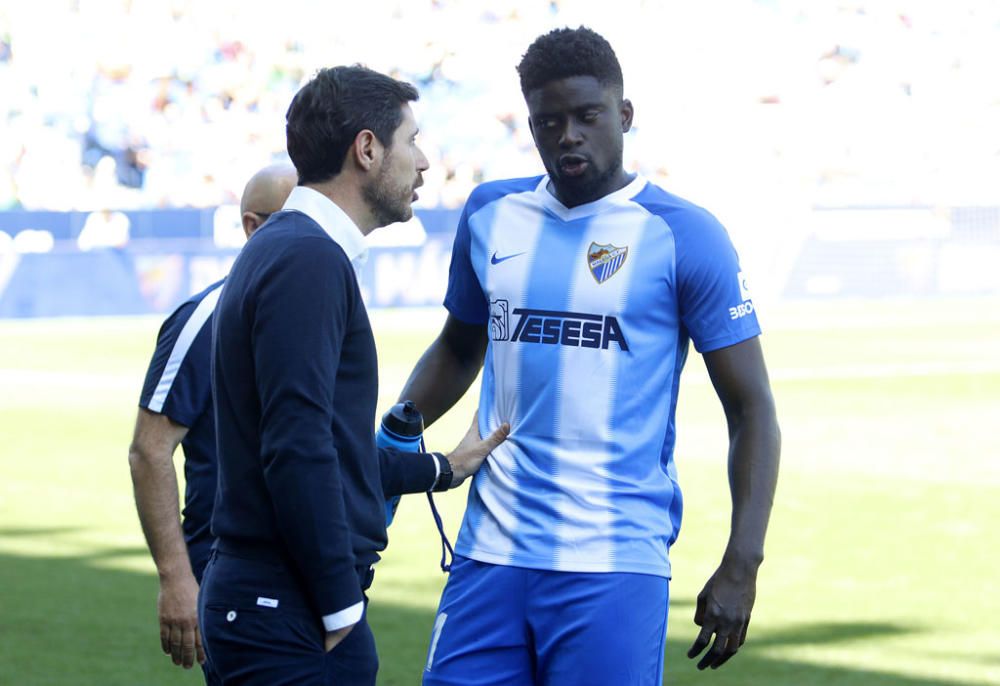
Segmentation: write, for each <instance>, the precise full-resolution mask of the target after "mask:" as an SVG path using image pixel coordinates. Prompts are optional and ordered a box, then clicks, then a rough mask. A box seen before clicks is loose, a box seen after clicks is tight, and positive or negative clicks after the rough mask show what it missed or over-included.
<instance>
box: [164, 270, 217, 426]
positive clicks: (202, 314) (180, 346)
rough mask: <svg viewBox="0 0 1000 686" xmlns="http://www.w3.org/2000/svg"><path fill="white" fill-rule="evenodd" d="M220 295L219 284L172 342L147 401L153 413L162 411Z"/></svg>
mask: <svg viewBox="0 0 1000 686" xmlns="http://www.w3.org/2000/svg"><path fill="white" fill-rule="evenodd" d="M221 293H222V285H221V284H220V285H219V287H218V288H216V289H215V290H214V291H212V292H211V293H209V294H208V295H206V296H205V297H204V298H202V301H201V302H200V303H198V306H197V307H196V308H195V309H194V312H193V313H192V314H191V316H190V317H189V318H188V320H187V322H185V324H184V328H183V329H181V334H180V335H179V336H178V337H177V341H176V342H174V347H173V349H172V350H171V351H170V357H169V358H167V364H166V366H165V367H164V368H163V374H161V375H160V381H159V383H157V384H156V391H155V392H154V393H153V397H152V399H151V400H150V401H149V409H150V410H152V411H153V412H162V411H163V404H164V403H165V402H166V401H167V394H168V393H170V387H171V386H173V385H174V379H176V378H177V372H178V370H180V368H181V364H183V362H184V357H185V356H186V355H187V352H188V350H189V349H190V348H191V344H192V343H194V339H195V337H196V336H197V335H198V332H199V331H201V327H202V326H204V325H205V322H206V321H208V318H209V317H211V316H212V312H214V311H215V305H216V303H218V302H219V295H220V294H221Z"/></svg>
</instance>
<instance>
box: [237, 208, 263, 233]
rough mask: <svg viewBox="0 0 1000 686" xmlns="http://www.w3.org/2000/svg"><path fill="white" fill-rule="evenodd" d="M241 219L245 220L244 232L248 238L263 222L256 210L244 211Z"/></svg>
mask: <svg viewBox="0 0 1000 686" xmlns="http://www.w3.org/2000/svg"><path fill="white" fill-rule="evenodd" d="M240 219H241V220H242V222H243V233H244V234H246V237H247V238H248V239H249V238H250V235H251V234H252V233H253V232H254V231H256V230H257V229H259V228H260V225H261V224H262V222H261V221H260V217H258V216H257V215H256V213H254V212H244V213H243V216H242V217H241V218H240Z"/></svg>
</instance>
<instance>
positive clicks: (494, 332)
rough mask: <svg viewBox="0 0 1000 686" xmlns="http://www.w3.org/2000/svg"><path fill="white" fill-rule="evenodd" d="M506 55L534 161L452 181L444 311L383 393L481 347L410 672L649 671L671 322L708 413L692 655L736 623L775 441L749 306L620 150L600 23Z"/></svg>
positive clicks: (449, 680) (738, 627)
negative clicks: (523, 174)
mask: <svg viewBox="0 0 1000 686" xmlns="http://www.w3.org/2000/svg"><path fill="white" fill-rule="evenodd" d="M517 71H518V73H519V75H520V81H521V84H520V85H521V90H522V93H523V95H524V98H525V101H526V102H527V106H528V115H529V120H528V121H529V125H530V127H531V131H532V135H533V137H534V141H535V146H536V148H537V151H538V154H539V156H540V157H541V160H542V163H543V165H544V167H545V170H546V171H547V172H548V173H547V175H544V176H536V177H531V178H522V179H512V180H505V181H495V182H489V183H486V184H483V185H481V186H479V187H478V188H477V189H476V190H475V191H474V192H473V193H472V195H471V197H470V198H469V200H468V202H467V203H466V205H465V209H464V211H463V214H462V217H461V219H460V221H459V226H458V231H457V234H456V237H455V245H454V249H453V252H452V262H451V269H450V274H449V283H448V291H447V295H446V298H445V307H446V308H447V309H448V313H449V314H448V318H447V320H446V322H445V325H444V328H443V330H442V332H441V334H440V336H439V337H438V338H437V340H436V341H435V342H434V343H433V344H432V345H431V347H430V348H429V349H428V350H427V352H426V353H425V354H424V355H423V357H422V358H421V359H420V361H419V362H418V363H417V366H416V368H415V369H414V371H413V373H412V374H411V377H410V379H409V380H408V382H407V384H406V386H405V388H404V390H403V392H402V396H401V397H404V398H409V399H411V400H413V401H414V402H415V403H416V405H417V407H418V409H420V410H421V412H422V413H423V414H424V417H425V420H426V422H427V423H428V424H430V423H431V422H433V421H434V420H436V419H437V418H438V417H440V416H441V414H443V413H444V412H445V411H447V410H448V408H450V407H451V406H452V405H453V404H454V403H455V402H456V401H458V399H459V398H461V396H462V395H463V394H464V393H465V391H466V390H467V389H468V387H469V385H470V384H471V383H472V381H473V380H474V379H475V378H476V375H477V373H478V372H479V370H480V368H482V369H483V384H482V391H481V395H480V400H479V414H478V416H479V420H480V431H481V432H488V431H489V430H490V427H495V426H499V425H501V424H502V423H509V424H510V426H511V433H510V438H509V440H508V441H506V442H505V443H503V444H502V445H500V446H499V447H498V448H497V449H496V450H495V451H494V452H493V453H492V455H491V456H490V458H489V459H488V460H487V462H486V464H485V465H484V467H483V468H482V469H481V470H480V471H479V472H478V473H477V474H476V476H475V478H474V479H473V482H472V486H471V488H470V490H469V498H468V505H467V508H466V512H465V517H464V520H463V523H462V528H461V531H460V533H459V537H458V541H457V544H456V546H455V555H456V557H455V563H454V565H453V567H452V570H451V576H450V577H449V579H448V582H447V585H446V586H445V589H444V592H443V593H442V597H441V601H440V605H439V608H438V614H437V618H436V621H435V623H434V628H433V631H432V635H431V640H430V647H429V651H428V657H427V663H426V668H425V671H424V679H423V683H424V684H425V685H427V686H445V685H448V686H459V685H461V686H473V685H476V686H486V685H490V686H500V685H501V684H539V685H542V686H607V685H608V684H616V685H618V684H622V685H625V684H628V685H630V686H659V684H660V683H661V682H662V679H663V653H664V647H665V641H666V628H667V609H668V599H669V579H670V576H671V567H670V560H669V555H668V551H669V549H670V546H671V545H672V544H673V542H674V541H675V540H676V537H677V534H678V531H679V529H680V524H681V513H682V500H681V492H680V487H679V485H678V483H677V470H676V467H675V465H674V460H673V449H674V437H675V427H674V412H675V408H676V403H677V390H678V384H679V379H680V374H681V370H682V369H683V366H684V362H685V359H686V357H687V352H688V346H689V342H692V343H694V346H695V348H696V349H697V350H698V351H699V352H700V353H702V355H703V356H704V360H705V365H706V367H707V369H708V372H709V376H710V377H711V380H712V383H713V384H714V386H715V390H716V393H717V394H718V397H719V399H720V401H721V402H722V406H723V409H724V411H725V415H726V419H727V421H728V424H729V436H730V448H729V471H730V487H731V492H732V499H733V513H732V520H731V528H730V534H729V542H728V545H727V547H726V550H725V553H724V554H723V556H722V561H721V563H720V565H719V567H718V569H717V570H716V572H715V573H714V574H713V575H712V577H711V578H710V579H709V581H708V583H707V584H706V585H705V587H704V589H703V590H702V592H701V593H700V594H699V596H698V602H697V609H696V613H695V622H696V623H697V624H698V625H700V626H701V632H700V633H699V635H698V637H697V639H696V641H695V643H694V645H693V646H692V648H691V650H690V651H689V653H688V656H689V657H692V658H693V657H696V656H698V655H699V654H700V653H701V652H702V651H704V650H705V649H706V648H707V647H708V646H709V645H710V644H711V648H710V649H709V650H708V651H707V652H706V653H705V655H704V657H702V659H701V660H700V661H699V663H698V668H699V669H704V668H706V667H712V668H717V667H719V666H721V665H722V664H723V663H725V662H726V660H728V659H729V658H731V657H732V656H733V655H734V654H736V652H737V651H738V650H739V648H740V646H741V645H742V644H743V641H744V640H745V639H746V633H747V627H748V624H749V621H750V611H751V609H752V608H753V604H754V597H755V593H756V580H757V570H758V567H759V565H760V564H761V561H762V560H763V554H764V535H765V532H766V530H767V524H768V520H769V518H770V511H771V505H772V501H773V497H774V490H775V484H776V480H777V471H778V454H779V433H778V425H777V420H776V416H775V408H774V401H773V398H772V394H771V389H770V384H769V382H768V377H767V371H766V368H765V364H764V358H763V354H762V351H761V347H760V343H759V340H758V336H759V334H760V327H759V326H758V324H757V318H756V315H755V314H754V310H753V303H752V301H751V300H750V295H749V292H748V291H747V288H746V282H745V279H744V277H743V272H742V270H741V268H740V265H739V260H738V258H737V255H736V251H735V250H734V248H733V246H732V243H731V242H730V240H729V236H728V235H727V233H726V230H725V229H724V228H723V227H722V225H721V224H720V223H719V222H718V220H716V219H715V217H713V216H712V215H711V214H709V213H708V212H706V211H705V210H704V209H702V208H700V207H698V206H696V205H694V204H692V203H690V202H688V201H686V200H683V199H682V198H679V197H677V196H675V195H672V194H670V193H667V192H666V191H664V190H662V189H660V188H658V187H657V186H655V185H653V184H652V183H650V182H648V181H647V180H646V179H645V178H643V177H642V176H641V175H638V174H629V173H627V172H626V171H625V169H624V167H623V164H622V160H623V149H624V140H623V136H624V133H625V132H627V131H628V130H629V129H630V128H631V125H632V119H633V114H634V110H633V106H632V103H631V102H630V101H629V100H627V99H624V97H623V89H624V85H623V77H622V71H621V67H620V65H619V62H618V59H617V57H616V55H615V53H614V51H613V50H612V48H611V46H610V45H609V44H608V42H607V41H606V40H604V38H602V37H601V36H600V35H598V34H597V33H595V32H593V31H591V30H589V29H586V28H583V27H581V28H579V29H575V30H571V29H558V30H554V31H552V32H550V33H548V34H545V35H543V36H541V37H539V38H537V39H536V40H535V41H534V42H533V43H532V44H531V46H530V47H529V48H528V50H527V52H526V53H525V54H524V56H523V58H522V60H521V62H520V64H519V65H518V68H517ZM484 360H485V366H484V365H483V363H484ZM713 638H714V642H713Z"/></svg>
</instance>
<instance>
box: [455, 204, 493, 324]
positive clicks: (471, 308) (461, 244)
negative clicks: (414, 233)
mask: <svg viewBox="0 0 1000 686" xmlns="http://www.w3.org/2000/svg"><path fill="white" fill-rule="evenodd" d="M469 214H470V211H469V204H468V203H467V204H466V206H465V209H464V210H463V211H462V217H461V219H459V221H458V230H457V231H456V232H455V243H454V245H453V246H452V250H451V267H450V268H449V270H448V291H447V293H446V295H445V298H444V306H445V307H446V308H447V309H448V311H449V312H450V313H451V314H453V315H454V316H455V317H456V318H458V319H461V320H462V321H463V322H465V323H466V324H485V323H486V322H487V321H488V319H489V305H488V304H487V302H486V295H485V294H484V293H483V288H482V285H481V284H480V283H479V279H478V277H477V276H476V270H475V269H473V267H472V232H471V231H470V230H469Z"/></svg>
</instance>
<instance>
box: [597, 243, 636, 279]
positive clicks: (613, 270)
mask: <svg viewBox="0 0 1000 686" xmlns="http://www.w3.org/2000/svg"><path fill="white" fill-rule="evenodd" d="M626 257H628V246H625V247H624V248H616V247H615V246H613V245H611V244H610V243H606V244H604V245H598V244H597V243H591V244H590V248H589V249H588V250H587V266H588V267H590V273H591V274H592V275H593V276H594V279H596V280H597V283H604V282H605V281H607V280H608V279H610V278H611V277H612V276H614V275H615V274H617V273H618V270H619V269H621V268H622V265H623V264H625V258H626Z"/></svg>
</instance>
